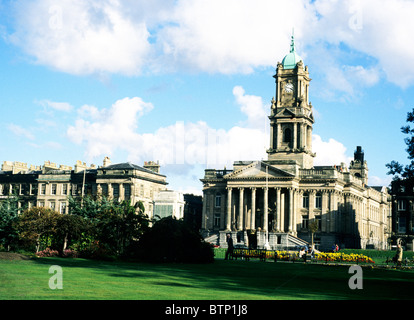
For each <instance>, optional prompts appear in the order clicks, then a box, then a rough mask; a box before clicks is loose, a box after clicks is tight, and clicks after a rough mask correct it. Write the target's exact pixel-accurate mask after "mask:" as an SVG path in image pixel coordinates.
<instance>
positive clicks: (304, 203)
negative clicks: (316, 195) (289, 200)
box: [302, 194, 309, 209]
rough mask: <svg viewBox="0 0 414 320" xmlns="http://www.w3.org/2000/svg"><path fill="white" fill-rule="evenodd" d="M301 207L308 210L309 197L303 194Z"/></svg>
mask: <svg viewBox="0 0 414 320" xmlns="http://www.w3.org/2000/svg"><path fill="white" fill-rule="evenodd" d="M302 207H303V208H306V209H308V208H309V195H307V194H304V195H303V197H302Z"/></svg>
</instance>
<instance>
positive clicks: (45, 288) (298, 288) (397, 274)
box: [0, 258, 414, 300]
mask: <svg viewBox="0 0 414 320" xmlns="http://www.w3.org/2000/svg"><path fill="white" fill-rule="evenodd" d="M51 265H59V266H61V267H62V270H63V289H62V290H59V289H55V290H52V289H50V288H49V278H50V277H51V276H52V274H49V272H48V271H49V267H50V266H51ZM348 268H349V267H344V266H327V265H323V264H303V263H286V262H277V263H274V262H260V261H250V262H247V261H240V260H238V261H224V260H216V261H215V262H214V263H212V264H207V265H190V264H161V265H154V264H144V263H142V264H141V263H126V262H102V261H92V260H85V259H63V258H42V259H33V260H15V261H6V260H0V299H1V300H5V299H6V300H16V299H19V300H20V299H30V300H33V299H42V300H45V299H55V300H60V299H83V300H90V299H93V300H98V299H109V300H122V299H132V300H158V299H159V300H170V299H171V300H266V299H271V300H286V299H289V300H291V299H307V300H310V299H312V300H320V299H329V300H333V299H413V298H414V291H413V287H414V286H413V285H414V271H410V270H395V269H386V270H385V269H376V268H373V269H372V268H370V267H364V268H363V289H362V290H358V289H355V290H351V289H350V288H349V286H348V281H349V279H350V277H351V276H352V274H349V273H348Z"/></svg>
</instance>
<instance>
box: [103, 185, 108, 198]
mask: <svg viewBox="0 0 414 320" xmlns="http://www.w3.org/2000/svg"><path fill="white" fill-rule="evenodd" d="M101 189H102V195H104V196H108V185H107V184H102V185H101Z"/></svg>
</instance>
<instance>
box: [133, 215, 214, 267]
mask: <svg viewBox="0 0 414 320" xmlns="http://www.w3.org/2000/svg"><path fill="white" fill-rule="evenodd" d="M136 255H137V258H138V259H140V260H142V261H146V262H156V263H159V262H180V263H211V262H213V261H214V253H213V249H212V248H211V246H210V244H208V243H206V242H205V241H204V240H203V238H202V237H201V235H200V233H199V232H198V231H196V230H194V229H192V228H191V227H190V226H189V225H188V224H187V223H185V222H184V221H182V220H177V219H174V218H172V217H167V218H163V219H161V220H159V221H157V222H155V224H154V225H153V227H152V228H150V229H149V230H148V231H147V232H145V233H144V234H143V235H142V237H141V239H140V240H139V242H138V244H137V248H136Z"/></svg>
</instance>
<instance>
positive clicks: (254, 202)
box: [250, 188, 256, 230]
mask: <svg viewBox="0 0 414 320" xmlns="http://www.w3.org/2000/svg"><path fill="white" fill-rule="evenodd" d="M250 228H251V229H252V230H254V229H255V228H256V188H252V217H251V223H250Z"/></svg>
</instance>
